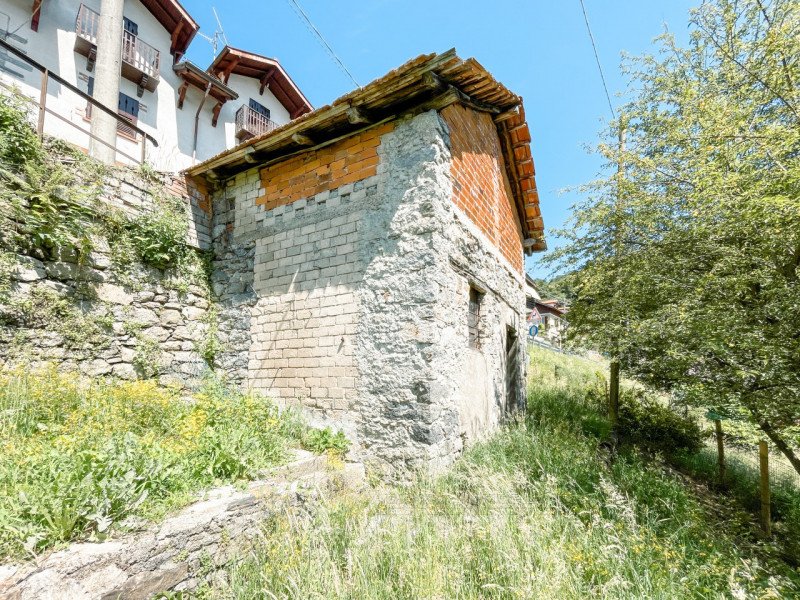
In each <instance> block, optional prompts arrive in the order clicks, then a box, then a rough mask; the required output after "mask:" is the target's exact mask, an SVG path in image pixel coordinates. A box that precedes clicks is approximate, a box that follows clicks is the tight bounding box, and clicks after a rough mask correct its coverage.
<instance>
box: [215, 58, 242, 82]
mask: <svg viewBox="0 0 800 600" xmlns="http://www.w3.org/2000/svg"><path fill="white" fill-rule="evenodd" d="M238 64H239V57H238V56H232V57H231V61H230V62H229V63H228V66H227V67H225V70H223V71H222V76H221V77H220V79H222V82H223V83H224V84H226V85H227V83H228V78H229V77H230V76H231V73H233V70H234V69H235V68H236V65H238Z"/></svg>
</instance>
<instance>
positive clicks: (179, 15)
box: [141, 0, 200, 61]
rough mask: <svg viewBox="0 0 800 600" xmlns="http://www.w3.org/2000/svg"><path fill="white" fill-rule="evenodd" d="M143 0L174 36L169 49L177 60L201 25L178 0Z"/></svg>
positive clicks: (147, 7) (145, 5)
mask: <svg viewBox="0 0 800 600" xmlns="http://www.w3.org/2000/svg"><path fill="white" fill-rule="evenodd" d="M141 2H142V4H143V5H144V7H145V8H146V9H147V10H149V11H150V12H151V13H153V16H154V17H155V18H156V19H158V22H159V23H161V25H163V26H164V29H166V30H167V31H168V32H169V33H170V35H171V36H172V42H171V44H170V49H169V51H170V54H172V55H173V56H174V57H175V60H176V61H177V60H178V59H180V57H181V56H183V55H184V53H185V52H186V49H187V48H188V47H189V44H190V43H191V41H192V39H193V38H194V36H195V34H196V33H197V31H198V30H199V29H200V25H198V24H197V21H195V20H194V19H193V18H192V17H191V15H190V14H189V13H188V12H186V9H185V8H183V6H181V4H180V2H178V1H177V0H141Z"/></svg>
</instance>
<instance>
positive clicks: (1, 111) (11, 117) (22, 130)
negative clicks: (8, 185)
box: [0, 94, 42, 166]
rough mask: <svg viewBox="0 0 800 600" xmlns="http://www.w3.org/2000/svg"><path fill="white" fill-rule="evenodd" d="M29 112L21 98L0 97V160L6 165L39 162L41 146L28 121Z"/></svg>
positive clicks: (17, 96) (15, 96) (11, 96)
mask: <svg viewBox="0 0 800 600" xmlns="http://www.w3.org/2000/svg"><path fill="white" fill-rule="evenodd" d="M29 110H30V105H29V104H27V103H26V102H25V100H23V98H22V96H19V95H17V94H11V95H9V94H2V95H0V160H2V161H3V162H4V163H6V164H10V165H15V166H20V165H22V164H24V163H25V162H26V161H31V160H32V161H35V162H39V161H41V158H42V145H41V143H40V141H39V137H38V136H37V135H36V131H35V130H34V129H33V127H32V126H31V124H30V121H29V120H28V114H29V113H28V111H29Z"/></svg>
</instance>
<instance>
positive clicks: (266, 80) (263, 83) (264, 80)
mask: <svg viewBox="0 0 800 600" xmlns="http://www.w3.org/2000/svg"><path fill="white" fill-rule="evenodd" d="M274 75H275V69H272V70H271V71H267V72H265V73H264V74H263V75H262V76H261V79H259V80H258V83H259V84H260V87H259V88H258V95H259V96H263V95H264V90H265V89H267V88H268V87H269V84H270V81H272V78H273V77H274Z"/></svg>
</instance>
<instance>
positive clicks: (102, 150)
mask: <svg viewBox="0 0 800 600" xmlns="http://www.w3.org/2000/svg"><path fill="white" fill-rule="evenodd" d="M123 4H124V0H102V1H101V3H100V23H99V25H98V28H97V60H96V61H95V72H94V94H93V95H94V99H95V100H97V101H98V102H99V103H100V104H102V105H103V106H106V107H108V108H110V109H111V110H113V111H115V112H116V109H117V106H119V78H120V67H121V64H120V63H121V60H122V58H121V53H122V7H123ZM91 132H92V136H94V137H93V138H92V139H91V140H90V145H89V148H90V150H89V152H90V154H91V155H92V156H93V157H95V158H97V159H98V160H100V161H101V162H104V163H106V164H114V162H115V161H116V158H117V152H116V147H117V121H116V119H114V117H112V116H111V115H108V114H106V113H104V112H103V111H100V110H94V111H92V127H91ZM95 138H97V139H95ZM98 139H99V140H102V141H98ZM103 142H105V143H103Z"/></svg>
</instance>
